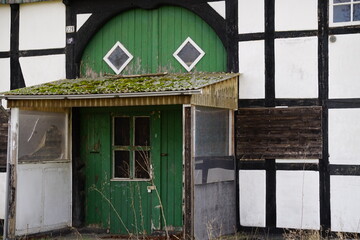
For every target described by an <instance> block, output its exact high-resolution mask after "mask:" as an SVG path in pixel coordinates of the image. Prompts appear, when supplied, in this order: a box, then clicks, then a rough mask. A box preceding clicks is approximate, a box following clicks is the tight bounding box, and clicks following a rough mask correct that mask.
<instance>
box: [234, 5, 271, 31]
mask: <svg viewBox="0 0 360 240" xmlns="http://www.w3.org/2000/svg"><path fill="white" fill-rule="evenodd" d="M238 8H239V10H238V12H239V15H238V25H239V33H240V34H242V33H256V32H264V31H265V29H264V22H265V4H264V0H239V2H238Z"/></svg>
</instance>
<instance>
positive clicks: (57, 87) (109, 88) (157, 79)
mask: <svg viewBox="0 0 360 240" xmlns="http://www.w3.org/2000/svg"><path fill="white" fill-rule="evenodd" d="M237 75H238V74H236V73H185V74H164V75H161V76H141V75H139V76H138V77H127V76H122V77H121V76H109V77H102V78H78V79H64V80H58V81H54V82H49V83H44V84H41V85H36V86H31V87H26V88H21V89H16V90H12V91H8V92H4V93H3V95H5V96H6V95H87V94H121V93H147V92H166V91H186V90H196V89H200V88H203V87H205V86H207V85H211V84H214V83H217V82H221V81H224V80H227V79H230V78H233V77H235V76H237Z"/></svg>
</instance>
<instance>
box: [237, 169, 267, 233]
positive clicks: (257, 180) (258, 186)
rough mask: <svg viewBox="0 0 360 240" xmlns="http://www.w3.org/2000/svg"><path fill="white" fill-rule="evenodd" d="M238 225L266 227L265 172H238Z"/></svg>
mask: <svg viewBox="0 0 360 240" xmlns="http://www.w3.org/2000/svg"><path fill="white" fill-rule="evenodd" d="M239 194H240V198H239V201H240V202H239V205H240V225H241V226H250V227H265V225H266V212H265V211H266V172H265V171H263V170H240V171H239Z"/></svg>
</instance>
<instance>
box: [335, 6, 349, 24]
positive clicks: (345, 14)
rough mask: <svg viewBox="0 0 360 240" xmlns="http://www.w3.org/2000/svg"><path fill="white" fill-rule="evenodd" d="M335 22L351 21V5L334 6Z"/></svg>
mask: <svg viewBox="0 0 360 240" xmlns="http://www.w3.org/2000/svg"><path fill="white" fill-rule="evenodd" d="M334 22H350V5H338V6H334Z"/></svg>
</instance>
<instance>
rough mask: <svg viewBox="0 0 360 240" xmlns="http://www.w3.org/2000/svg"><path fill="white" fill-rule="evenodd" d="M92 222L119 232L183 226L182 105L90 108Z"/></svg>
mask: <svg viewBox="0 0 360 240" xmlns="http://www.w3.org/2000/svg"><path fill="white" fill-rule="evenodd" d="M81 116H82V117H81V135H82V141H83V142H84V143H85V144H84V145H83V147H82V149H81V154H82V159H83V160H84V161H85V166H86V171H85V174H86V203H85V208H86V211H85V212H86V224H87V225H89V226H93V227H99V228H104V229H109V230H110V232H111V233H116V234H118V233H119V234H150V233H152V232H154V231H158V230H165V229H168V230H179V231H180V230H181V228H182V137H181V136H182V130H181V129H182V122H181V107H180V106H178V107H171V108H167V109H164V108H159V109H154V108H152V109H151V111H150V108H146V107H143V108H126V109H120V108H118V109H103V110H101V109H94V108H91V109H86V110H83V111H82V115H81Z"/></svg>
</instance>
